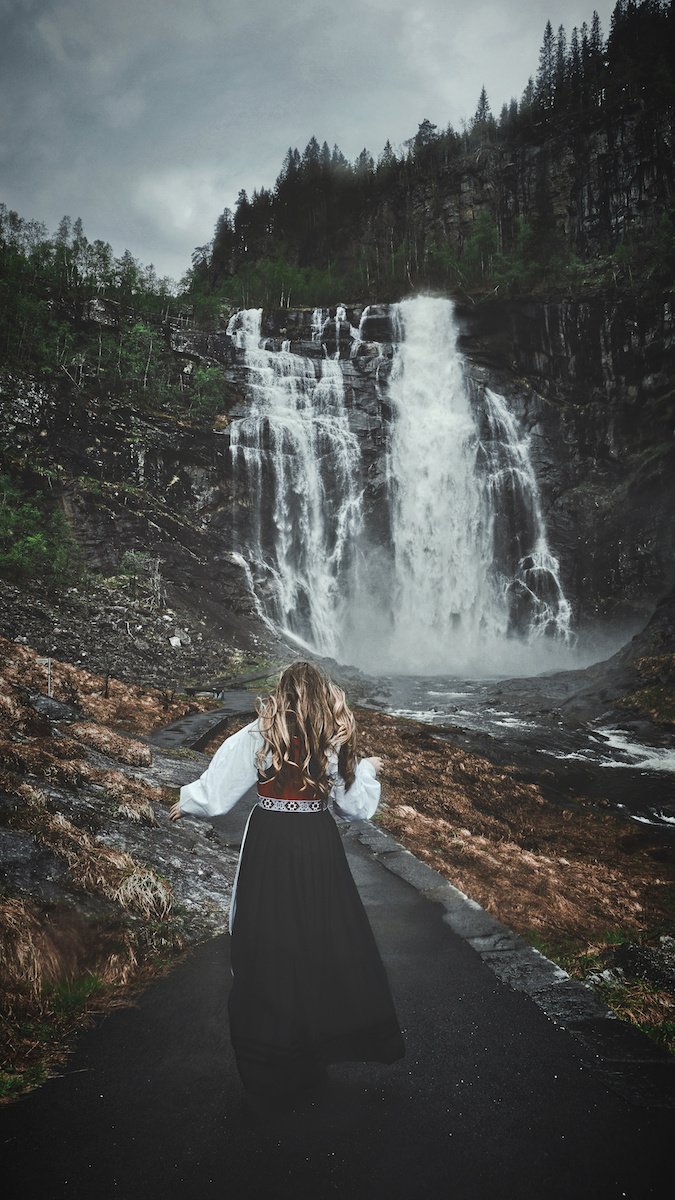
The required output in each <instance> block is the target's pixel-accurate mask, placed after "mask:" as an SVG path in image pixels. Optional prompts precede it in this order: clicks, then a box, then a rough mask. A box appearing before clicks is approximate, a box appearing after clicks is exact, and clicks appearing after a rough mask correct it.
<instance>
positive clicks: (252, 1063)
mask: <svg viewBox="0 0 675 1200" xmlns="http://www.w3.org/2000/svg"><path fill="white" fill-rule="evenodd" d="M232 971H233V975H234V979H233V984H232V991H231V993H230V1000H229V1015H230V1034H231V1038H232V1045H233V1048H234V1052H235V1056H236V1059H237V1067H238V1069H239V1074H240V1076H241V1079H242V1082H243V1084H244V1087H245V1088H246V1090H247V1091H248V1092H250V1093H251V1094H257V1095H264V1096H280V1095H283V1094H284V1093H289V1092H293V1091H295V1090H297V1089H298V1088H300V1087H303V1086H304V1085H305V1084H307V1083H309V1082H311V1081H312V1079H313V1078H314V1077H316V1075H317V1073H318V1072H320V1070H321V1069H322V1068H323V1066H325V1065H326V1064H327V1063H331V1062H340V1061H358V1062H366V1061H374V1062H383V1063H390V1062H394V1061H395V1060H396V1059H398V1058H401V1057H402V1056H403V1054H404V1052H405V1051H404V1045H403V1038H402V1036H401V1031H400V1028H399V1024H398V1020H397V1017H396V1012H395V1010H394V1005H393V1001H392V998H391V992H390V990H389V983H388V980H387V975H386V972H385V969H384V966H383V964H382V959H381V958H380V954H379V951H378V949H377V945H376V943H375V939H374V937H373V932H372V930H371V928H370V924H369V921H368V918H367V916H366V912H365V909H364V907H363V904H362V902H361V898H360V896H359V894H358V891H357V889H356V884H355V883H354V879H353V877H352V874H351V871H350V869H349V864H348V863H347V858H346V856H345V852H344V847H343V845H342V839H341V837H340V834H339V832H338V829H337V826H336V824H335V821H334V820H333V817H332V816H331V814H330V812H329V811H328V810H327V809H324V810H323V811H322V812H311V813H284V812H275V811H268V810H265V809H262V808H255V809H254V810H253V813H252V814H251V818H250V822H249V826H248V831H247V834H246V839H245V842H244V848H243V852H242V857H241V863H240V867H239V877H238V883H237V892H236V909H235V917H234V922H233V927H232Z"/></svg>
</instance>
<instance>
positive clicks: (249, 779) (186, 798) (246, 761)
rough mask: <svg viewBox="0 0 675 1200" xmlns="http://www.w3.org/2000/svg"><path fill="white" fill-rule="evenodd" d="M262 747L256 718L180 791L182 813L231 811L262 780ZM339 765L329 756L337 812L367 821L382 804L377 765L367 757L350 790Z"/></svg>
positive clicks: (209, 814) (334, 756)
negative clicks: (258, 758)
mask: <svg viewBox="0 0 675 1200" xmlns="http://www.w3.org/2000/svg"><path fill="white" fill-rule="evenodd" d="M262 745H263V737H262V734H261V733H260V729H259V726H258V718H257V717H256V719H255V721H251V724H250V725H246V727H245V728H244V729H240V730H239V732H238V733H233V734H231V736H230V737H229V738H226V740H225V741H224V742H223V744H222V746H219V748H218V749H217V750H216V753H215V754H214V756H213V758H212V759H211V762H210V763H209V765H208V767H207V768H206V770H205V771H204V774H203V775H200V777H199V779H196V780H195V781H194V783H187V784H185V786H184V787H182V788H181V789H180V801H179V804H180V811H181V812H182V813H191V814H192V815H194V816H198V817H217V816H222V814H223V813H227V812H229V811H230V809H231V808H233V807H234V805H235V804H236V803H237V800H241V797H242V796H243V795H244V794H245V793H246V792H247V791H248V790H249V788H252V787H253V785H254V784H255V783H256V782H257V780H258V768H257V766H256V755H257V753H258V751H259V750H260V748H261V747H262ZM270 761H271V756H270ZM337 762H338V760H337V754H335V753H333V754H332V756H329V760H328V774H329V777H330V779H331V780H332V782H333V786H332V790H331V799H332V800H333V803H334V805H335V807H336V809H337V811H338V812H339V813H340V815H341V816H345V817H352V818H354V819H355V820H361V821H362V820H367V819H368V818H370V817H372V815H373V813H374V812H375V810H376V809H377V806H378V804H379V802H380V783H379V781H378V779H377V778H376V775H375V768H374V766H373V764H372V763H371V762H370V761H369V760H368V759H367V758H362V759H360V761H359V762H358V763H357V764H356V772H355V778H354V782H353V783H352V785H351V787H349V788H348V787H346V786H345V781H344V779H343V778H342V776H341V775H340V774H339V773H338V769H337Z"/></svg>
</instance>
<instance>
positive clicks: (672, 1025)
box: [525, 927, 675, 1054]
mask: <svg viewBox="0 0 675 1200" xmlns="http://www.w3.org/2000/svg"><path fill="white" fill-rule="evenodd" d="M663 932H664V929H662V928H661V927H659V929H658V930H656V931H652V933H651V934H650V935H640V937H639V938H638V937H636V934H635V932H634V931H630V930H625V929H608V930H605V932H604V933H603V934H602V935H601V936H599V937H596V938H594V939H593V941H592V942H591V943H589V942H587V941H581V940H576V939H571V938H567V939H564V940H561V941H555V942H553V941H551V940H550V939H546V938H542V937H541V936H540V935H539V934H537V933H536V932H530V933H528V934H526V935H525V936H526V939H527V941H528V942H529V943H530V945H532V946H534V947H535V949H537V950H539V951H540V953H541V954H545V955H546V957H547V958H550V959H551V960H552V961H553V962H556V963H558V965H559V966H561V967H562V968H563V970H565V971H567V973H568V974H569V975H571V976H572V978H574V979H581V980H586V979H588V978H589V976H590V977H593V976H600V975H601V973H602V972H603V971H605V970H606V969H607V967H608V966H609V968H610V972H611V963H612V953H613V950H614V949H616V947H618V946H620V945H622V943H624V942H635V941H640V942H641V943H642V942H644V943H645V944H649V943H651V942H655V939H656V938H657V936H658V934H660V933H663ZM612 974H613V973H612ZM612 974H610V975H609V977H608V978H607V979H606V980H602V979H595V980H593V986H594V988H595V990H596V991H597V993H598V995H599V997H600V999H601V1000H603V1001H604V1003H605V1004H606V1005H607V1007H608V1008H610V1009H611V1010H612V1012H613V1013H614V1014H615V1015H616V1016H617V1017H618V1018H619V1019H620V1020H622V1021H628V1022H629V1023H630V1024H631V1025H635V1026H636V1028H637V1029H639V1030H640V1031H641V1032H642V1033H644V1034H646V1036H647V1037H649V1038H650V1039H651V1040H652V1041H653V1042H656V1044H657V1045H659V1046H661V1047H662V1048H663V1049H664V1050H668V1051H669V1052H670V1053H671V1054H675V1000H674V999H673V995H672V992H670V991H668V990H666V989H664V988H659V987H656V986H655V985H654V984H652V983H649V982H648V981H647V980H645V979H638V978H630V977H627V978H625V979H623V980H622V979H620V978H619V977H618V976H616V977H614V978H612Z"/></svg>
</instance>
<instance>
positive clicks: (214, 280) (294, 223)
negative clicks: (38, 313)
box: [183, 0, 675, 321]
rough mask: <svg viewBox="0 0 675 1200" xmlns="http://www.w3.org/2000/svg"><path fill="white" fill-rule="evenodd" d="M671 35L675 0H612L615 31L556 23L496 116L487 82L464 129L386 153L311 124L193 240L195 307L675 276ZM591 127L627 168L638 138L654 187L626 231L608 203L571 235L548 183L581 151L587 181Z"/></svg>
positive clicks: (612, 160) (189, 279) (608, 159)
mask: <svg viewBox="0 0 675 1200" xmlns="http://www.w3.org/2000/svg"><path fill="white" fill-rule="evenodd" d="M674 40H675V13H674V11H673V7H672V4H670V3H669V2H667V0H618V3H617V4H616V7H615V10H614V13H613V16H612V21H611V27H610V31H609V36H608V38H607V39H606V40H605V39H604V38H603V35H602V30H601V27H600V21H599V18H598V15H597V13H594V14H593V18H592V21H591V23H590V26H589V25H586V24H585V23H584V24H583V25H582V26H581V28H579V29H577V28H575V29H573V30H572V33H571V36H570V37H569V39H568V37H567V34H566V32H565V29H564V27H563V26H560V27H559V28H558V30H557V32H554V30H553V28H552V26H551V23H550V22H548V23H547V25H546V29H545V32H544V38H543V43H542V47H541V51H540V55H539V64H538V69H537V71H536V74H535V75H534V76H533V77H532V78H531V79H530V80H529V81H528V84H527V87H526V88H525V91H524V93H523V96H522V98H521V99H520V101H518V100H516V99H513V100H512V101H511V103H510V104H508V105H506V104H505V105H504V106H503V108H502V111H501V113H500V116H499V118H495V117H494V116H493V114H492V112H491V109H490V103H489V100H488V96H487V92H486V90H485V88H483V89H482V91H481V94H480V97H479V100H478V105H477V108H476V112H475V114H474V116H473V118H472V119H471V120H470V121H468V122H466V123H465V124H464V125H463V128H462V131H461V132H457V131H456V130H454V129H453V128H452V127H451V126H448V127H447V129H445V130H440V129H438V127H437V126H436V125H434V124H432V122H431V121H429V120H424V121H422V122H421V124H420V125H419V127H418V130H417V133H416V134H414V136H413V137H411V138H409V139H408V141H407V142H405V143H404V146H403V148H402V150H401V151H400V152H399V153H398V154H397V153H396V152H395V151H394V150H393V149H392V146H391V144H390V143H389V142H387V144H386V145H385V147H384V149H383V151H382V153H381V154H380V156H379V158H378V160H377V162H375V160H374V158H373V157H372V155H371V154H370V153H369V152H368V150H366V149H364V150H362V151H361V153H360V154H359V155H358V157H357V158H356V160H355V161H354V162H353V163H351V162H349V161H348V160H347V159H346V158H345V156H344V155H343V154H342V152H341V151H340V149H339V147H337V146H333V148H332V150H331V149H330V147H329V146H328V145H327V143H326V142H324V143H323V145H320V144H319V142H318V140H317V139H316V138H315V137H312V138H311V139H310V141H309V142H308V144H307V146H306V147H305V150H304V152H303V153H302V154H301V153H300V152H299V151H298V149H297V148H296V149H292V148H291V149H289V150H288V153H287V154H286V157H285V160H284V163H283V165H282V168H281V172H280V174H279V176H278V178H277V181H276V184H275V186H274V188H273V189H266V188H261V189H260V190H256V191H254V192H253V194H252V196H251V197H249V196H248V195H247V193H246V192H245V191H241V192H240V193H239V197H238V200H237V204H236V207H235V211H234V213H232V212H231V211H230V210H229V209H225V211H224V212H223V213H222V215H221V216H220V217H219V219H218V222H217V224H216V228H215V231H214V236H213V239H212V241H211V242H209V243H208V244H206V245H203V246H200V247H198V248H197V249H196V250H195V252H194V255H193V263H192V269H191V270H190V271H189V272H188V274H187V276H186V277H185V280H184V281H183V285H184V287H185V288H186V289H187V294H188V296H189V299H190V301H191V303H192V304H193V306H194V312H195V315H197V316H199V317H200V318H202V319H204V318H206V319H209V320H214V321H215V320H217V319H218V317H219V316H220V317H222V315H223V313H225V312H229V311H230V310H231V309H232V308H233V307H235V308H237V307H254V306H255V307H259V306H263V307H277V306H280V307H284V306H287V307H292V306H294V307H302V306H314V305H327V304H335V303H338V302H341V301H344V300H345V299H347V298H354V297H357V296H358V297H363V298H368V297H372V298H373V299H377V300H391V299H398V298H400V296H401V295H402V294H405V293H406V292H409V291H411V290H419V289H421V288H425V287H426V288H432V289H436V288H438V289H443V290H457V289H461V290H464V291H467V292H469V293H474V294H481V293H485V292H487V291H492V290H494V289H495V288H501V289H502V290H505V291H509V292H512V293H526V292H533V291H534V292H537V291H551V290H567V289H569V288H571V287H575V288H578V287H583V288H586V289H587V288H589V287H596V288H597V287H603V288H604V287H608V286H609V287H626V288H633V287H636V286H638V285H639V286H663V285H664V284H669V283H670V282H671V281H672V278H673V274H674V273H675V223H674V217H673V211H672V208H671V207H669V206H670V205H671V203H672V199H671V192H672V188H671V184H670V176H669V167H668V165H667V164H668V163H669V161H670V157H671V151H670V146H671V138H672V115H673V104H674V101H675V70H674V67H673V63H675V52H674V46H673V43H674ZM596 135H598V136H600V137H601V138H602V141H603V146H605V147H606V149H604V150H603V156H604V157H603V162H605V167H604V168H603V169H605V170H606V171H607V172H608V173H611V171H612V170H616V171H620V170H621V164H622V157H621V156H622V154H625V148H623V141H622V139H623V137H624V135H627V136H629V137H630V138H632V139H634V143H635V145H637V146H638V147H643V148H644V152H645V154H646V155H648V156H649V158H650V161H651V162H652V163H653V164H654V171H655V177H654V179H653V180H652V182H651V183H650V190H651V193H652V199H650V200H649V201H647V200H645V203H644V204H642V205H641V203H640V202H638V209H637V211H636V213H633V214H632V216H631V214H630V213H629V214H628V216H627V221H626V226H625V229H624V232H623V234H622V236H621V238H620V239H619V240H618V242H617V240H616V235H615V234H613V233H612V229H611V224H610V222H609V217H608V215H607V214H603V213H602V212H600V211H599V212H598V213H597V216H594V217H593V221H594V232H593V234H592V237H591V238H590V240H589V242H588V244H585V243H584V242H583V241H582V240H581V237H582V235H581V234H580V235H579V238H580V241H579V244H572V241H571V235H570V234H569V233H568V232H567V231H566V226H567V224H568V213H567V203H568V202H569V198H566V203H565V206H564V209H563V210H561V209H560V199H559V198H558V200H557V203H558V208H559V211H556V198H555V197H554V196H553V195H552V187H551V181H552V178H553V176H554V174H555V169H556V160H557V159H559V158H560V156H561V155H562V156H563V157H567V158H569V159H573V160H574V161H575V162H576V164H577V166H576V169H577V171H578V174H579V188H580V189H581V188H582V187H583V177H584V173H585V172H586V173H588V172H589V171H590V159H589V157H588V155H589V147H590V146H591V143H592V141H593V138H594V137H596ZM528 159H529V160H530V163H531V164H532V165H533V170H534V186H533V187H532V194H531V195H529V196H528V195H525V194H522V195H521V194H520V193H517V194H516V191H512V192H509V187H510V184H509V175H508V172H509V170H510V169H511V168H512V169H513V170H520V171H523V170H524V162H525V160H528ZM471 175H479V176H482V177H483V179H484V180H485V181H486V182H487V183H488V184H489V187H488V188H486V189H485V193H486V194H485V199H484V200H480V201H479V202H477V203H476V202H475V203H476V207H475V209H474V212H473V214H471V213H470V212H469V213H467V214H465V215H464V216H463V217H462V220H461V227H458V226H457V224H456V223H455V224H453V220H454V221H455V222H456V219H457V215H458V211H457V210H458V201H457V199H456V196H457V191H458V180H459V179H460V177H467V176H471ZM528 186H529V184H528ZM479 190H480V189H479ZM631 221H633V223H632V224H631ZM467 226H468V230H467Z"/></svg>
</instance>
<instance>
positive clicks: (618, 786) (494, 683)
mask: <svg viewBox="0 0 675 1200" xmlns="http://www.w3.org/2000/svg"><path fill="white" fill-rule="evenodd" d="M575 674H576V672H558V673H555V674H551V675H541V676H535V677H531V678H526V677H520V678H517V679H508V678H503V679H466V678H462V677H458V676H441V675H434V676H424V677H423V676H389V677H384V678H380V679H377V680H368V679H367V678H365V677H364V678H362V679H361V680H360V681H359V684H358V688H359V694H360V696H361V703H363V704H365V705H366V706H367V707H369V708H374V709H380V710H382V711H384V712H387V713H391V714H392V715H397V716H403V717H410V718H411V719H413V720H417V721H422V722H424V723H425V724H429V725H430V726H431V727H432V728H433V732H434V734H435V735H437V736H439V737H443V738H447V739H448V740H449V741H450V742H451V743H452V744H453V745H460V746H464V747H465V748H466V749H467V750H469V751H471V752H472V753H476V754H484V755H485V756H486V757H487V758H489V759H490V760H491V761H492V762H496V763H500V764H502V765H505V766H506V765H509V764H515V765H516V766H517V768H518V770H519V771H520V773H521V774H522V775H523V777H524V778H526V779H527V780H529V781H531V782H536V783H537V784H538V785H539V786H540V787H541V789H542V791H543V792H544V794H548V795H549V796H550V797H551V798H552V799H554V800H556V801H562V802H565V801H568V800H575V799H577V798H578V797H580V796H583V797H584V798H587V799H588V800H589V801H590V802H591V803H593V804H595V805H598V806H600V807H606V808H610V809H615V810H617V811H619V812H621V813H623V815H625V817H626V818H627V819H630V820H632V821H635V822H637V823H638V824H642V825H649V826H652V827H653V828H655V829H659V830H661V831H662V832H663V833H664V834H665V835H675V749H674V748H673V743H672V737H671V736H670V735H668V734H666V733H664V734H662V735H661V736H659V735H657V734H655V732H654V730H653V729H652V728H647V727H646V726H645V725H643V724H642V723H641V722H637V721H636V722H631V721H630V720H627V721H625V722H622V724H621V725H620V726H619V725H618V724H617V723H616V722H615V721H613V720H612V719H608V717H607V716H605V717H604V718H603V716H602V714H600V715H599V716H598V717H597V718H594V719H593V720H587V721H586V720H569V719H568V718H566V717H565V715H564V704H565V700H566V699H567V697H568V695H569V694H570V676H574V675H575Z"/></svg>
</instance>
